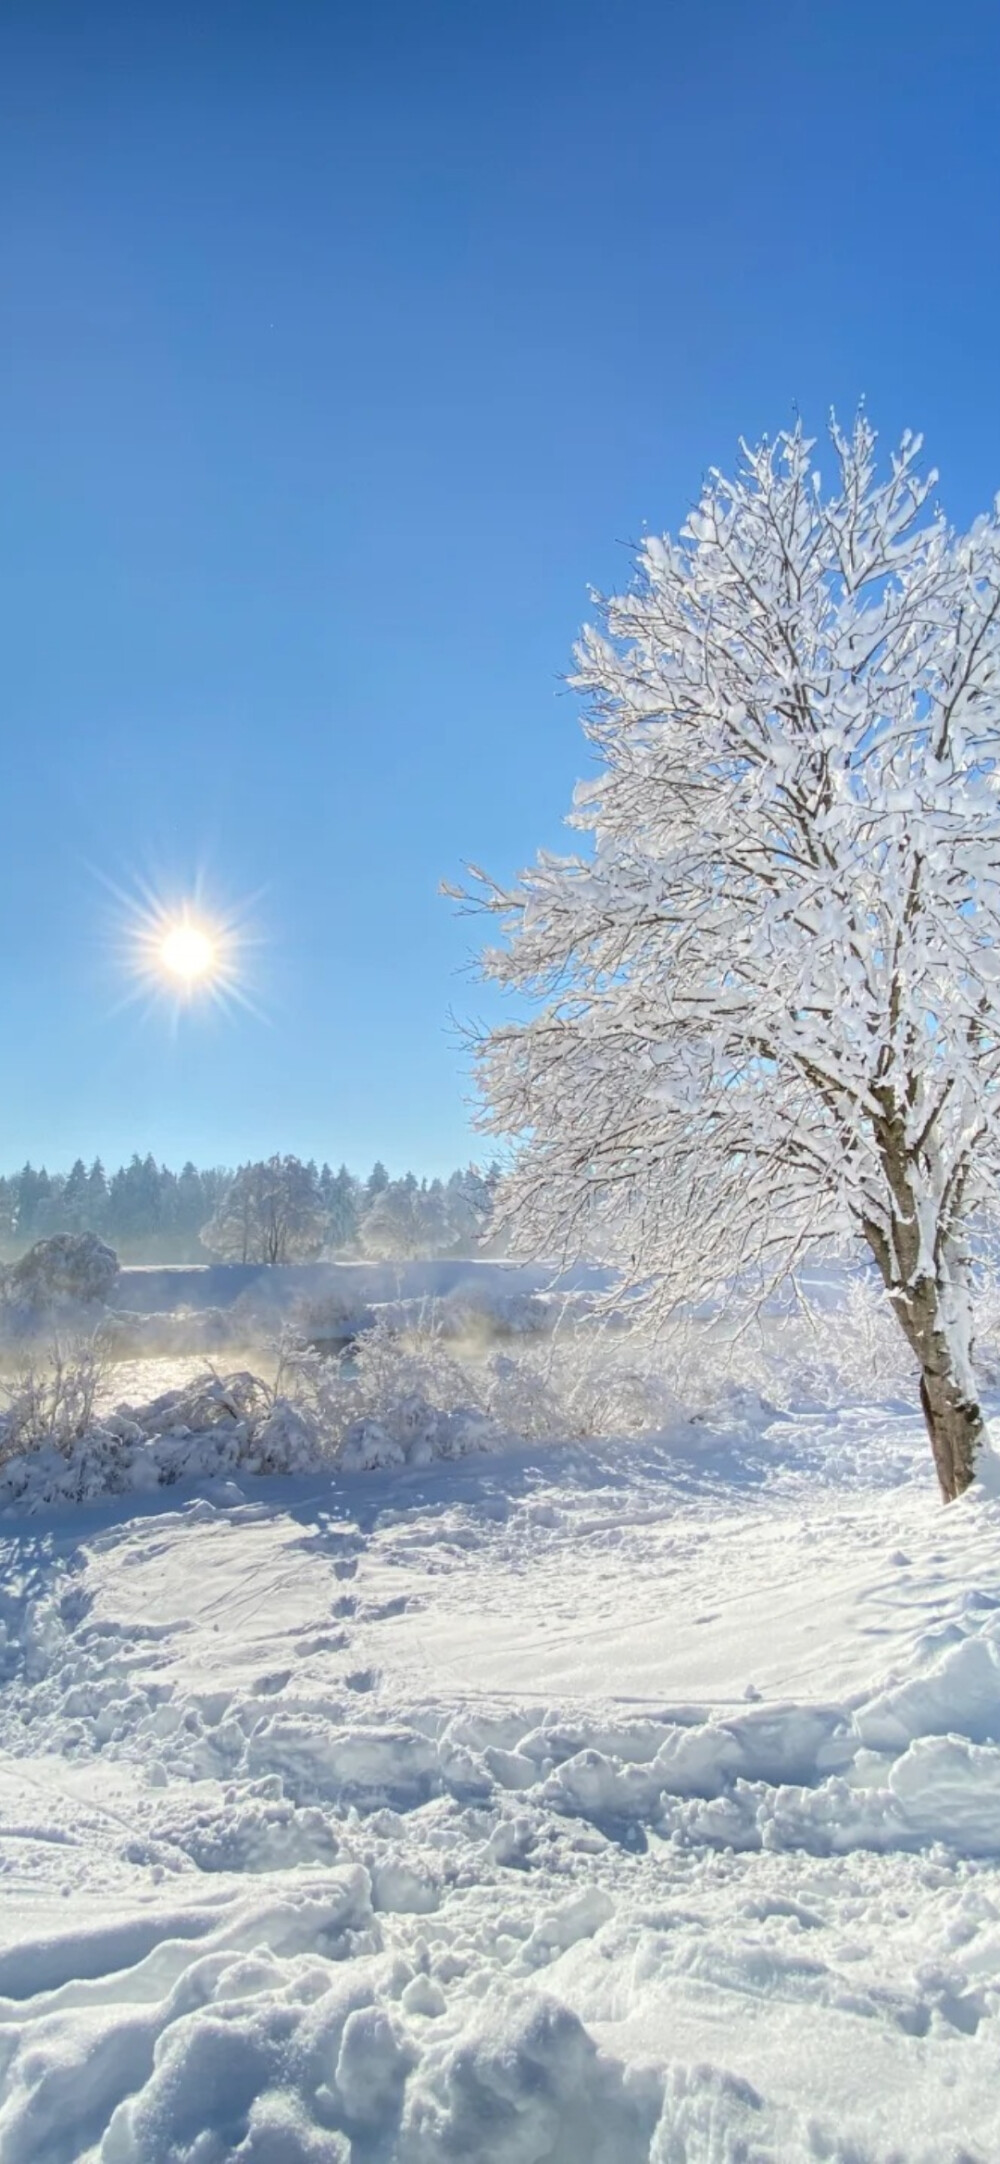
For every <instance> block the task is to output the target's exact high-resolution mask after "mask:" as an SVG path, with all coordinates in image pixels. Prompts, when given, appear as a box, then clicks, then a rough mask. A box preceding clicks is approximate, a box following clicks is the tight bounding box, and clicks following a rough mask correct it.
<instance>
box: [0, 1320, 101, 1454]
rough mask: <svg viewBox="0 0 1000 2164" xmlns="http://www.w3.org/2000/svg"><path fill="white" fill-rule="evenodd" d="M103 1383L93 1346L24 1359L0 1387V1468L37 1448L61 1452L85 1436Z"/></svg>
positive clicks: (59, 1347)
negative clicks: (46, 1445)
mask: <svg viewBox="0 0 1000 2164" xmlns="http://www.w3.org/2000/svg"><path fill="white" fill-rule="evenodd" d="M103 1379H104V1369H103V1363H102V1358H101V1353H100V1350H99V1347H98V1345H97V1344H96V1343H95V1342H94V1341H93V1340H90V1341H85V1342H83V1343H77V1344H72V1345H61V1344H59V1343H58V1342H57V1343H54V1344H53V1345H52V1346H51V1347H50V1348H49V1351H48V1352H47V1353H46V1354H32V1355H30V1356H26V1357H24V1358H23V1359H22V1360H21V1361H20V1362H19V1363H18V1364H17V1366H16V1367H15V1368H14V1369H13V1371H12V1372H11V1373H10V1374H8V1375H7V1376H5V1377H4V1378H3V1380H2V1381H0V1462H3V1461H5V1460H6V1459H8V1458H12V1457H16V1456H18V1455H19V1454H20V1453H21V1452H23V1451H26V1450H36V1449H38V1448H39V1447H40V1446H42V1445H43V1444H48V1445H51V1447H52V1448H54V1449H56V1450H66V1449H68V1448H69V1446H70V1445H71V1444H72V1443H74V1442H76V1441H78V1440H79V1438H80V1437H81V1436H83V1435H86V1434H88V1433H89V1431H90V1430H91V1428H93V1427H94V1425H95V1407H96V1403H97V1397H98V1393H99V1391H100V1389H101V1384H102V1382H103Z"/></svg>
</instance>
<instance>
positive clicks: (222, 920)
mask: <svg viewBox="0 0 1000 2164" xmlns="http://www.w3.org/2000/svg"><path fill="white" fill-rule="evenodd" d="M137 888H138V891H134V892H133V893H131V894H130V893H128V892H126V891H121V890H119V889H117V888H113V889H112V892H113V894H114V896H115V903H116V923H115V928H114V934H113V937H114V942H115V946H116V948H117V951H118V956H119V961H120V963H121V964H122V965H123V966H124V973H125V977H126V980H127V983H128V989H127V992H126V995H125V996H126V998H128V999H136V998H137V999H140V1000H142V1001H143V1003H144V1004H145V1005H146V1006H147V1007H148V1008H149V1010H150V1011H153V1010H155V1009H156V1008H157V1007H164V1006H165V1007H166V1008H167V1010H168V1012H169V1011H172V1012H173V1014H174V1016H175V1018H179V1016H180V1014H181V1012H182V1011H183V1010H185V1009H191V1010H193V1009H195V1008H197V1009H199V1010H208V1009H209V1008H213V1007H214V1008H218V1009H220V1010H223V1011H226V1012H229V1013H232V1011H233V1010H234V1009H235V1008H237V1007H242V1008H245V1009H246V1010H247V1011H249V1012H250V1013H254V1014H256V1013H258V1012H259V1008H258V1005H257V1001H256V998H255V997H254V988H253V987H252V985H251V981H250V980H251V976H252V970H251V962H252V957H253V954H254V952H255V950H256V949H258V948H259V947H260V945H261V938H260V934H259V932H258V931H257V930H255V928H254V926H253V923H252V921H251V916H250V908H251V905H250V904H249V903H243V904H240V905H237V906H236V907H234V906H233V905H232V904H231V903H230V904H228V905H227V904H226V903H220V902H219V900H218V899H217V898H216V899H215V900H214V901H213V899H212V898H211V897H210V896H209V895H208V894H206V892H205V891H204V883H203V881H202V880H200V879H199V880H197V881H195V882H194V883H193V884H192V886H191V888H190V890H189V892H188V893H187V894H185V893H183V891H182V892H181V893H179V894H178V893H177V891H176V888H175V890H174V893H173V895H170V894H169V893H164V892H163V890H162V889H158V888H156V887H154V886H152V885H149V884H146V883H143V884H142V885H138V883H137Z"/></svg>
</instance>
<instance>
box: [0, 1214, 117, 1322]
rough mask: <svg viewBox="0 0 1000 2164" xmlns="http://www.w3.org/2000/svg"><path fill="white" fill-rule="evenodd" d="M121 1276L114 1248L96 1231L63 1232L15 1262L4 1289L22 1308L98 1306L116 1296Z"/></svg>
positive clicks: (11, 1301) (8, 1271)
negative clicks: (114, 1287) (119, 1276)
mask: <svg viewBox="0 0 1000 2164" xmlns="http://www.w3.org/2000/svg"><path fill="white" fill-rule="evenodd" d="M117 1276H118V1257H117V1255H116V1254H115V1251H114V1248H113V1247H108V1246H107V1244H106V1242H105V1241H104V1240H99V1239H98V1237H97V1234H96V1232H57V1233H54V1234H53V1235H52V1238H51V1239H48V1240H38V1241H36V1243H35V1245H34V1247H29V1249H28V1252H27V1254H26V1255H22V1256H21V1257H20V1260H19V1261H17V1262H15V1263H12V1264H11V1266H10V1268H9V1269H8V1270H7V1271H6V1272H5V1273H4V1281H3V1290H4V1296H5V1299H6V1301H7V1303H8V1304H9V1305H10V1306H12V1307H16V1308H28V1309H32V1308H35V1309H37V1308H48V1307H60V1306H65V1307H96V1306H100V1305H103V1304H104V1303H105V1302H106V1301H107V1300H108V1299H109V1298H110V1295H111V1291H112V1288H113V1286H114V1283H115V1280H116V1278H117Z"/></svg>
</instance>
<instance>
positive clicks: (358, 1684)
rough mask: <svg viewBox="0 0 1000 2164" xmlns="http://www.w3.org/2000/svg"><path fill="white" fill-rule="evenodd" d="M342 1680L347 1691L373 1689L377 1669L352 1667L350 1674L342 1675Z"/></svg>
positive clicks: (376, 1679) (376, 1677)
mask: <svg viewBox="0 0 1000 2164" xmlns="http://www.w3.org/2000/svg"><path fill="white" fill-rule="evenodd" d="M344 1682H345V1684H346V1686H347V1689H348V1690H349V1691H373V1690H374V1689H375V1685H376V1683H377V1682H378V1669H377V1668H352V1670H351V1673H350V1675H349V1676H345V1677H344Z"/></svg>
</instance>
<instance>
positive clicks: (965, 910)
mask: <svg viewBox="0 0 1000 2164" xmlns="http://www.w3.org/2000/svg"><path fill="white" fill-rule="evenodd" d="M830 433H831V440H832V445H833V451H834V455H835V461H836V466H837V473H836V477H835V481H834V484H833V487H832V492H831V493H829V494H824V492H823V489H822V487H821V483H820V479H819V476H818V475H817V473H816V472H815V471H814V463H813V462H814V449H815V446H814V444H813V443H812V442H811V441H810V440H809V439H808V438H807V437H806V435H805V434H804V433H803V431H802V429H801V428H797V429H795V430H794V431H793V432H792V433H790V434H784V435H782V436H780V437H779V438H778V439H777V441H776V442H775V443H768V442H765V443H763V444H762V445H760V446H759V447H758V448H756V449H749V448H747V447H746V446H744V447H743V449H742V460H741V464H740V467H739V470H738V472H737V475H736V478H735V479H734V480H728V479H726V478H725V477H724V476H723V475H721V474H719V473H715V472H713V473H712V474H711V475H710V476H709V479H708V481H707V483H706V484H705V487H704V489H703V492H702V496H701V499H700V501H699V503H698V505H697V508H696V509H695V510H694V511H693V512H692V513H691V515H690V517H689V518H688V520H687V522H686V524H685V525H684V526H683V527H682V528H681V531H680V535H679V537H678V539H677V540H672V539H669V538H664V539H650V540H648V541H647V542H646V543H645V545H644V546H643V547H642V549H641V552H640V555H639V560H638V568H637V577H636V579H635V583H634V585H633V586H632V587H631V589H630V590H629V591H628V592H627V593H625V594H624V595H622V596H620V597H618V598H615V599H611V600H609V601H606V602H603V603H602V604H601V621H600V624H599V626H598V628H594V629H588V630H586V631H585V632H584V634H583V637H582V641H581V644H580V646H579V648H578V650H577V674H576V677H575V682H576V684H577V686H578V688H580V689H581V690H582V691H583V692H584V694H585V695H586V696H587V699H588V707H587V714H586V719H585V724H584V726H585V732H586V735H587V736H588V738H589V740H590V743H591V746H592V748H593V751H594V754H595V757H596V769H597V770H596V772H595V774H594V776H593V778H591V779H590V780H588V781H587V782H586V783H584V784H583V785H582V786H581V787H580V788H579V789H578V790H577V793H576V798H575V806H574V810H573V813H572V818H571V823H572V824H573V825H574V826H576V827H577V828H579V829H581V830H583V832H584V833H585V834H586V835H587V836H588V837H589V842H588V843H587V844H586V845H585V846H584V848H583V851H582V853H581V854H578V855H574V856H570V857H565V858H563V857H555V856H551V855H545V856H542V857H540V858H539V859H538V861H537V863H536V864H535V866H534V868H533V869H532V870H530V871H529V872H527V873H525V874H524V875H523V876H522V878H521V881H520V883H519V884H518V885H517V886H515V887H514V888H513V889H512V890H509V891H505V890H503V889H501V888H499V887H497V886H496V885H495V884H493V883H492V882H490V881H483V883H482V885H481V886H480V887H479V890H478V891H479V897H480V899H481V900H482V901H484V902H485V905H486V906H487V907H488V908H490V909H493V910H495V911H497V912H498V914H499V916H500V918H501V920H502V922H503V925H504V930H505V935H506V936H505V943H504V945H503V946H502V947H501V948H499V949H498V950H496V951H493V952H491V953H489V954H488V955H487V957H486V960H485V965H484V966H485V969H486V971H487V973H488V975H490V976H491V977H492V978H494V979H497V980H499V982H500V983H501V984H502V985H505V986H507V987H509V988H511V989H513V990H514V991H515V992H516V993H517V994H519V995H523V994H525V993H527V994H529V995H533V997H534V999H535V1001H536V1005H535V1008H534V1011H532V1012H531V1013H530V1014H529V1016H528V1018H527V1019H524V1018H518V1019H513V1020H511V1021H509V1022H506V1023H503V1024H501V1026H499V1027H498V1028H495V1029H494V1030H493V1031H492V1032H491V1033H490V1034H489V1035H488V1036H486V1037H485V1038H484V1040H483V1043H482V1045H481V1048H480V1058H481V1079H482V1083H483V1085H484V1090H485V1099H486V1107H487V1110H486V1123H487V1124H488V1125H491V1126H492V1127H493V1128H494V1129H495V1130H496V1131H499V1132H503V1133H506V1134H511V1135H516V1136H520V1137H521V1146H520V1149H519V1152H518V1155H517V1159H516V1163H515V1169H514V1172H513V1174H512V1177H511V1182H510V1187H509V1194H508V1214H509V1215H510V1217H511V1219H512V1222H513V1223H514V1225H515V1227H516V1230H517V1234H518V1240H519V1244H520V1245H521V1246H522V1247H523V1246H527V1247H528V1248H529V1249H534V1250H535V1251H536V1252H543V1253H544V1252H548V1253H551V1252H553V1251H554V1250H555V1251H558V1252H560V1253H562V1254H564V1255H566V1256H567V1257H568V1256H569V1255H572V1254H585V1253H594V1252H595V1251H596V1252H602V1253H603V1254H605V1255H607V1256H609V1257H611V1258H613V1259H614V1260H615V1261H616V1262H617V1263H618V1264H619V1265H620V1266H621V1268H622V1269H623V1271H624V1273H625V1276H626V1279H627V1281H628V1282H629V1283H630V1284H632V1285H633V1286H636V1287H639V1286H645V1287H646V1289H647V1293H648V1296H649V1297H650V1299H652V1300H654V1301H657V1300H658V1301H660V1302H668V1301H673V1300H675V1299H676V1298H678V1297H685V1298H690V1297H696V1296H697V1295H699V1294H700V1293H701V1292H703V1291H704V1290H705V1289H707V1288H708V1287H710V1286H715V1287H718V1286H720V1285H722V1284H727V1285H728V1287H729V1289H730V1292H731V1293H734V1291H736V1292H738V1291H741V1290H742V1291H743V1292H746V1290H747V1289H748V1288H749V1287H751V1286H753V1287H755V1288H756V1292H757V1296H758V1297H759V1296H760V1294H761V1291H762V1290H763V1288H765V1287H766V1285H767V1284H768V1283H770V1282H774V1281H776V1280H777V1279H779V1278H781V1277H782V1276H783V1275H784V1274H786V1273H788V1272H791V1271H793V1270H794V1269H795V1267H796V1266H797V1265H798V1264H799V1263H800V1262H801V1261H802V1260H804V1259H805V1258H806V1257H808V1255H809V1254H810V1253H815V1252H816V1251H818V1250H823V1249H827V1250H828V1249H829V1246H830V1243H831V1242H832V1241H834V1240H836V1239H837V1238H838V1237H843V1236H844V1235H853V1236H855V1237H857V1238H858V1239H860V1240H861V1241H863V1242H865V1243H866V1244H867V1247H868V1249H869V1251H870V1253H871V1255H872V1256H873V1257H874V1260H875V1264H876V1265H877V1268H878V1271H879V1272H880V1274H881V1277H882V1279H883V1281H884V1284H885V1287H886V1290H887V1293H888V1297H889V1300H890V1301H891V1304H892V1308H893V1310H894V1312H895V1315H896V1317H897V1319H898V1321H899V1323H900V1325H901V1327H902V1330H903V1332H904V1333H905V1336H906V1339H907V1341H908V1343H909V1346H910V1348H911V1350H912V1353H913V1354H914V1356H915V1360H916V1363H917V1367H918V1370H919V1376H920V1392H921V1400H922V1404H923V1408H924V1414H925V1417H926V1422H927V1427H928V1430H929V1433H930V1438H931V1443H932V1447H933V1452H934V1459H935V1463H936V1466H937V1472H938V1477H939V1480H940V1484H941V1489H942V1493H943V1494H944V1496H945V1498H946V1499H947V1498H951V1497H953V1496H955V1495H957V1494H958V1493H960V1491H961V1490H962V1489H963V1488H965V1487H967V1486H968V1484H969V1483H970V1481H971V1480H972V1479H973V1477H974V1474H975V1470H976V1462H977V1453H978V1452H979V1450H980V1446H981V1444H982V1441H983V1421H982V1416H981V1412H980V1407H979V1403H978V1400H977V1392H976V1385H975V1380H974V1374H973V1366H972V1359H971V1351H970V1342H969V1300H968V1276H969V1237H970V1231H971V1228H972V1227H973V1225H974V1223H975V1219H976V1214H977V1212H978V1211H979V1210H980V1209H981V1208H982V1207H983V1206H984V1205H986V1204H988V1203H989V1202H990V1201H994V1200H995V1197H996V1192H997V1181H998V1176H1000V1122H998V1116H997V1095H998V1082H1000V803H998V794H1000V756H998V755H1000V729H998V724H1000V673H998V664H1000V505H998V506H997V507H996V508H995V509H994V510H993V511H992V512H991V513H989V514H988V515H986V516H984V517H981V518H979V519H977V520H976V522H975V524H974V525H973V526H972V527H971V529H970V530H969V532H968V533H955V532H954V531H953V530H951V529H950V528H949V527H948V525H947V524H946V522H945V520H944V518H943V517H942V516H941V515H939V514H938V513H936V512H935V511H933V510H932V508H931V504H930V491H931V490H932V488H933V486H934V483H935V480H936V476H934V475H933V474H932V475H930V476H928V477H927V478H922V477H921V474H920V471H919V467H918V463H917V461H918V455H919V448H920V446H919V440H918V439H914V438H913V437H912V436H909V435H907V436H905V437H904V438H903V442H902V445H901V447H900V449H899V451H898V452H897V453H896V454H895V455H894V456H893V458H892V460H891V463H890V466H889V469H888V472H887V473H884V474H880V472H879V471H878V469H877V467H876V461H875V440H874V436H873V433H872V430H871V428H870V427H869V425H868V422H867V420H866V419H865V418H864V417H861V418H859V419H858V420H857V422H856V423H855V425H854V428H853V430H852V431H851V432H850V433H849V434H846V435H845V434H844V433H842V432H841V431H840V430H839V429H838V428H837V426H836V424H832V426H831V432H830ZM478 876H479V878H480V880H482V875H478Z"/></svg>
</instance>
